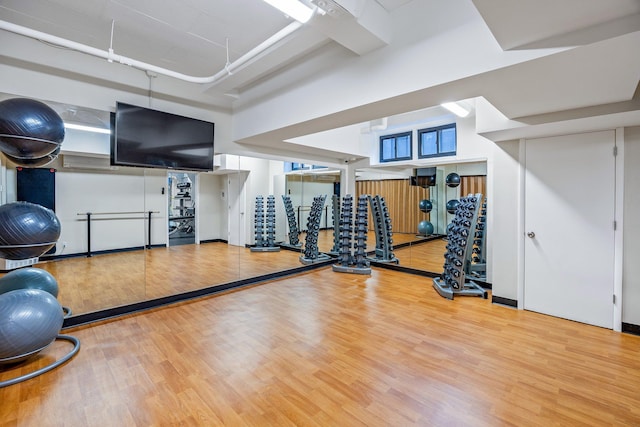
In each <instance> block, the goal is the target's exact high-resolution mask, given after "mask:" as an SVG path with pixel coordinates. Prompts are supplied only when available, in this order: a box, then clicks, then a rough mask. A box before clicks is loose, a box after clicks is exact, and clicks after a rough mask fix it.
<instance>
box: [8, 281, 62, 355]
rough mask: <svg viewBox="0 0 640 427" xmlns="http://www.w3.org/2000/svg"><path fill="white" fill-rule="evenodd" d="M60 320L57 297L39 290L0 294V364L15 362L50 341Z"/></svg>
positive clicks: (56, 331)
mask: <svg viewBox="0 0 640 427" xmlns="http://www.w3.org/2000/svg"><path fill="white" fill-rule="evenodd" d="M63 321H64V318H63V311H62V307H61V306H60V303H58V300H56V299H55V297H54V296H53V295H51V294H50V293H48V292H46V291H43V290H40V289H19V290H16V291H11V292H7V293H6V294H2V295H0V363H5V364H6V363H17V362H21V361H23V360H25V359H27V358H29V357H30V356H33V355H35V354H36V353H38V352H40V351H41V350H42V349H44V348H45V347H46V346H48V345H49V344H51V343H52V342H53V341H54V340H55V339H56V337H57V336H58V334H59V333H60V328H62V323H63Z"/></svg>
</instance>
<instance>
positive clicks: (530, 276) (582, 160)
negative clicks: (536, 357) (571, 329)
mask: <svg viewBox="0 0 640 427" xmlns="http://www.w3.org/2000/svg"><path fill="white" fill-rule="evenodd" d="M525 144H526V160H525V161H526V175H525V230H524V231H525V238H524V239H525V261H524V267H525V272H524V308H525V309H527V310H533V311H537V312H540V313H545V314H550V315H552V316H557V317H562V318H565V319H571V320H576V321H578V322H583V323H588V324H592V325H597V326H603V327H606V328H612V327H613V285H614V278H613V275H614V257H613V254H614V229H613V220H614V213H615V212H614V209H615V198H614V195H615V159H614V155H613V150H614V145H615V133H614V131H604V132H593V133H586V134H580V135H567V136H558V137H550V138H540V139H531V140H527V141H526V142H525Z"/></svg>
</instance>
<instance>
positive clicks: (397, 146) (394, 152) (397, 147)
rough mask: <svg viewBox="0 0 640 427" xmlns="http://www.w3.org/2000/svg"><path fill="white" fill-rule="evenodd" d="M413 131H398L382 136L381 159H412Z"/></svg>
mask: <svg viewBox="0 0 640 427" xmlns="http://www.w3.org/2000/svg"><path fill="white" fill-rule="evenodd" d="M411 134H412V132H404V133H397V134H394V135H385V136H381V137H380V161H381V162H395V161H399V160H411V158H412V152H411V142H412V139H411Z"/></svg>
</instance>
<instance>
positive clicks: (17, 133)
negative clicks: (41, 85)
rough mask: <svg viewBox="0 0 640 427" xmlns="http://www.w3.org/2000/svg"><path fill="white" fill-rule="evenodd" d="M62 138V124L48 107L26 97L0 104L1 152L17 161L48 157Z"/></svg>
mask: <svg viewBox="0 0 640 427" xmlns="http://www.w3.org/2000/svg"><path fill="white" fill-rule="evenodd" d="M63 139H64V122H63V121H62V118H61V117H60V116H59V115H58V113H56V112H55V111H54V110H53V109H52V108H51V107H49V106H48V105H47V104H45V103H43V102H40V101H36V100H35V99H28V98H11V99H6V100H4V101H1V102H0V151H2V152H3V153H5V154H8V155H10V156H12V157H15V158H18V159H39V158H42V157H44V156H46V155H47V154H51V153H52V152H54V151H55V149H56V148H58V146H59V145H60V144H61V143H62V140H63Z"/></svg>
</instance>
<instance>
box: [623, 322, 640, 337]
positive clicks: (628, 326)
mask: <svg viewBox="0 0 640 427" xmlns="http://www.w3.org/2000/svg"><path fill="white" fill-rule="evenodd" d="M622 332H626V333H627V334H633V335H640V325H634V324H633V323H624V322H622Z"/></svg>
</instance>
